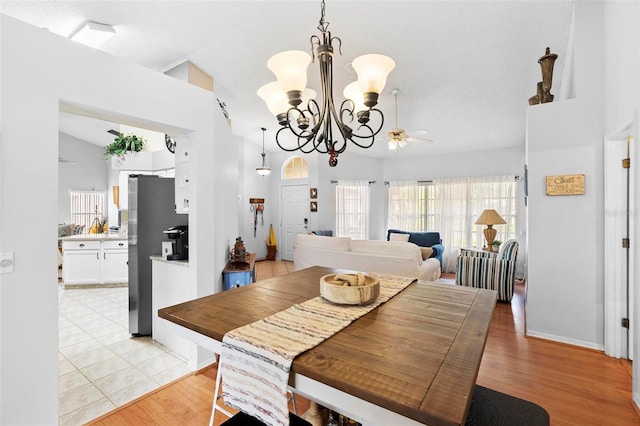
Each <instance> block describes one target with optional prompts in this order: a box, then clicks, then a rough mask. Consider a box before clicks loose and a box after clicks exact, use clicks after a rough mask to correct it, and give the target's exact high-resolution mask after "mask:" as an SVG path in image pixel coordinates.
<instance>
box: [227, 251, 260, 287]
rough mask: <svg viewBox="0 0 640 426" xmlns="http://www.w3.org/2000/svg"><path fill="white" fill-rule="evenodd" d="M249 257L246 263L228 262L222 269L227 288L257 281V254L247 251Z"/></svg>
mask: <svg viewBox="0 0 640 426" xmlns="http://www.w3.org/2000/svg"><path fill="white" fill-rule="evenodd" d="M247 257H248V259H247V262H246V263H234V262H232V261H229V262H227V266H225V267H224V269H223V270H222V276H223V278H224V289H225V290H229V289H232V288H235V287H242V286H245V285H248V284H251V283H255V282H256V254H255V253H247Z"/></svg>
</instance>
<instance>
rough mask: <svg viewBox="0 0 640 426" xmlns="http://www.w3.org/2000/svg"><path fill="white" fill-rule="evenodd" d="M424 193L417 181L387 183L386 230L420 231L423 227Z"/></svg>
mask: <svg viewBox="0 0 640 426" xmlns="http://www.w3.org/2000/svg"><path fill="white" fill-rule="evenodd" d="M424 206H425V200H424V191H422V190H421V188H420V187H419V186H418V182H417V181H390V182H389V213H388V215H387V228H390V229H401V230H404V231H421V230H423V229H422V226H424V213H423V210H424V208H425V207H424Z"/></svg>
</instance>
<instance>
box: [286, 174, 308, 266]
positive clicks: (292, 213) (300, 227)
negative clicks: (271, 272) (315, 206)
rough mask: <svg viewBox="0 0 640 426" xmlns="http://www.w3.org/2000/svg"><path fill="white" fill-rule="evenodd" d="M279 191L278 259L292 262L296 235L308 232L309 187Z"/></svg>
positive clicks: (295, 186) (298, 186)
mask: <svg viewBox="0 0 640 426" xmlns="http://www.w3.org/2000/svg"><path fill="white" fill-rule="evenodd" d="M280 191H281V192H280V203H281V210H280V211H281V212H282V213H281V217H282V222H281V225H280V226H281V232H280V235H281V236H282V243H281V245H280V259H282V260H293V246H294V244H295V242H296V235H298V234H306V233H307V232H309V185H307V184H304V185H291V186H283V187H282V188H281V189H280Z"/></svg>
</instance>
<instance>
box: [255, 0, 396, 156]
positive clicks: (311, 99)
mask: <svg viewBox="0 0 640 426" xmlns="http://www.w3.org/2000/svg"><path fill="white" fill-rule="evenodd" d="M324 15H325V4H324V0H323V1H322V8H321V17H320V25H318V30H319V31H320V36H318V35H313V36H311V52H312V55H309V54H307V53H306V52H302V51H296V50H289V51H285V52H281V53H278V54H276V55H274V56H272V57H271V58H270V59H269V60H268V62H267V66H268V68H269V69H270V70H271V71H273V73H274V74H275V75H276V78H277V81H276V82H273V83H268V84H265V85H264V86H262V87H261V88H260V89H258V96H260V97H261V98H262V99H264V101H265V102H266V103H267V108H269V111H270V112H271V113H272V114H273V115H275V116H276V118H277V120H278V124H279V125H280V126H281V128H280V129H279V130H278V132H277V133H276V143H277V144H278V146H279V147H280V148H281V149H282V150H284V151H288V152H293V151H298V150H299V151H301V152H302V153H304V154H308V153H311V152H314V151H316V152H318V153H321V154H329V165H330V166H331V167H334V166H336V165H337V164H338V155H339V154H341V153H343V152H344V151H345V149H346V148H347V142H350V143H353V144H355V145H356V146H358V147H360V148H370V147H371V146H372V145H373V142H374V137H375V136H376V135H377V134H378V133H380V131H381V130H382V126H383V124H384V115H383V114H382V111H380V110H379V109H377V108H375V106H376V105H377V104H378V97H379V95H380V93H381V92H382V90H383V89H384V86H385V84H386V82H387V76H388V75H389V73H390V72H391V71H392V70H393V68H394V67H395V62H394V60H393V59H391V58H389V57H388V56H385V55H380V54H367V55H362V56H360V57H358V58H356V59H354V60H353V62H352V66H353V68H354V69H355V70H356V73H357V74H358V81H357V83H352V84H350V85H348V86H347V87H346V88H345V89H344V91H343V94H344V96H345V98H346V99H344V100H342V101H338V102H336V101H335V100H334V97H333V55H334V46H333V43H334V41H337V42H338V43H339V45H342V41H341V40H340V38H339V37H335V36H332V35H331V33H330V32H329V23H328V22H327V21H325V19H324ZM311 60H313V62H317V63H318V66H319V68H320V86H321V88H320V91H319V93H320V99H319V100H318V101H317V102H316V100H315V92H314V95H313V96H310V95H309V94H308V91H309V90H310V89H308V88H307V87H306V85H307V68H308V66H309V63H310V62H311ZM285 102H286V103H285ZM281 135H282V138H281Z"/></svg>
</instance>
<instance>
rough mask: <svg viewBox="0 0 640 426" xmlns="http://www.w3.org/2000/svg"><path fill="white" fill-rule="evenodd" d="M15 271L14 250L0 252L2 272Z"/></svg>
mask: <svg viewBox="0 0 640 426" xmlns="http://www.w3.org/2000/svg"><path fill="white" fill-rule="evenodd" d="M8 272H13V252H12V251H7V252H2V253H0V274H6V273H8Z"/></svg>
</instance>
